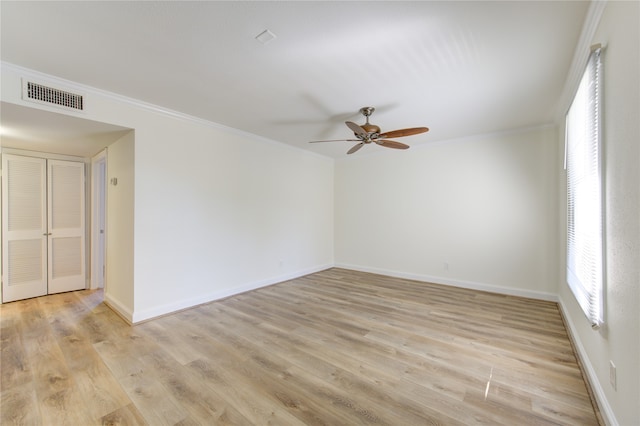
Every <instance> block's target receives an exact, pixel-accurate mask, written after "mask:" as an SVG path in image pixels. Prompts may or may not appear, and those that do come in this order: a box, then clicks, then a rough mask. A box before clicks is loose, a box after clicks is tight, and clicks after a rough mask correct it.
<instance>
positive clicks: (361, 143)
mask: <svg viewBox="0 0 640 426" xmlns="http://www.w3.org/2000/svg"><path fill="white" fill-rule="evenodd" d="M363 146H364V142H360V143H359V144H356V145H354V146H353V148H351V149H350V150H349V151H347V154H353V153H354V152H356V151H357V150H359V149H360V148H362V147H363Z"/></svg>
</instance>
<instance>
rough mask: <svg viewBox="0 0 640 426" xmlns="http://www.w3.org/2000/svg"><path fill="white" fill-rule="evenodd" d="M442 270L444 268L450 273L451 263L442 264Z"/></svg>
mask: <svg viewBox="0 0 640 426" xmlns="http://www.w3.org/2000/svg"><path fill="white" fill-rule="evenodd" d="M442 268H443V269H444V270H445V271H448V270H449V263H448V262H444V263H443V264H442Z"/></svg>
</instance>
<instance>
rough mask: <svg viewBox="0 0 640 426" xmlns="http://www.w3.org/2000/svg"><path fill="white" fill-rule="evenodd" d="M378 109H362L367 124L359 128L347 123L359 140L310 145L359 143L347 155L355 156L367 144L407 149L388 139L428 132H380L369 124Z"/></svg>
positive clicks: (416, 128) (421, 129) (417, 129)
mask: <svg viewBox="0 0 640 426" xmlns="http://www.w3.org/2000/svg"><path fill="white" fill-rule="evenodd" d="M375 110H376V109H375V108H374V107H362V108H360V113H361V114H362V115H364V117H365V119H366V123H364V124H363V125H361V126H359V125H357V124H356V123H354V122H352V121H345V122H344V124H346V125H347V127H348V128H349V129H351V130H352V131H353V134H354V135H355V137H356V138H357V139H332V140H326V141H310V142H309V143H320V142H343V141H346V142H358V143H357V144H355V145H354V146H353V147H352V148H351V149H350V150H349V151H347V154H353V153H354V152H356V151H357V150H359V149H360V148H362V147H363V146H364V145H365V144H369V143H372V142H373V143H376V144H378V145H380V146H384V147H387V148H395V149H407V148H409V145H407V144H404V143H402V142H396V141H391V140H389V139H387V138H399V137H402V136H411V135H417V134H419V133H424V132H428V131H429V129H428V128H427V127H411V128H408V129H400V130H392V131H391V132H384V133H382V132H381V131H380V127H378V126H376V125H375V124H371V123H369V117H370V116H371V114H373V112H374V111H375Z"/></svg>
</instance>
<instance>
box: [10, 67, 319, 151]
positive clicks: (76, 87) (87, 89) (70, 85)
mask: <svg viewBox="0 0 640 426" xmlns="http://www.w3.org/2000/svg"><path fill="white" fill-rule="evenodd" d="M0 69H1V70H2V73H4V72H5V71H10V72H13V73H14V74H18V75H20V76H21V77H23V78H24V77H26V78H32V79H34V80H37V81H38V82H41V83H48V84H51V85H52V86H54V87H56V88H60V89H66V90H70V91H76V92H82V93H83V94H86V95H93V96H99V97H101V98H105V99H109V100H112V101H114V102H118V103H122V104H126V105H129V106H131V107H134V108H137V109H141V110H144V111H147V112H151V113H155V114H160V115H164V116H166V117H170V118H173V119H177V120H182V121H186V122H191V123H194V124H198V125H201V126H205V127H209V128H212V129H217V130H222V131H224V132H227V133H231V134H235V135H237V136H240V137H243V138H247V139H253V140H257V141H260V142H263V143H268V144H271V145H276V146H278V147H280V148H285V149H289V150H293V151H296V152H298V153H303V154H307V155H310V156H312V157H316V158H322V159H329V158H330V157H327V156H325V155H321V154H317V153H315V152H311V151H308V150H305V149H301V148H298V147H295V146H292V145H289V144H286V143H284V142H280V141H276V140H274V139H269V138H266V137H264V136H259V135H256V134H254V133H250V132H246V131H244V130H240V129H236V128H235V127H230V126H226V125H224V124H220V123H216V122H215V121H210V120H206V119H204V118H200V117H196V116H193V115H189V114H185V113H182V112H180V111H175V110H172V109H169V108H165V107H162V106H159V105H154V104H151V103H148V102H144V101H141V100H139V99H134V98H130V97H127V96H124V95H120V94H117V93H113V92H109V91H107V90H103V89H98V88H96V87H92V86H87V85H84V84H82V83H77V82H75V81H71V80H66V79H64V78H60V77H56V76H52V75H49V74H45V73H43V72H40V71H36V70H33V69H30V68H25V67H22V66H20V65H16V64H12V63H10V62H5V61H1V62H0ZM29 106H31V107H35V105H31V104H30V105H29ZM55 112H60V111H58V110H55ZM65 112H66V111H65ZM72 115H73V114H72ZM98 120H99V119H98ZM114 124H117V123H114ZM125 127H126V126H125Z"/></svg>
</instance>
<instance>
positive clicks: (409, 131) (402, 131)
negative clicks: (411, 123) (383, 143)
mask: <svg viewBox="0 0 640 426" xmlns="http://www.w3.org/2000/svg"><path fill="white" fill-rule="evenodd" d="M428 131H429V128H428V127H411V128H409V129H400V130H392V131H390V132H385V133H383V134H381V135H380V137H381V138H399V137H402V136H411V135H417V134H418V133H424V132H428Z"/></svg>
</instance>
